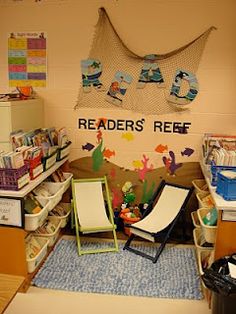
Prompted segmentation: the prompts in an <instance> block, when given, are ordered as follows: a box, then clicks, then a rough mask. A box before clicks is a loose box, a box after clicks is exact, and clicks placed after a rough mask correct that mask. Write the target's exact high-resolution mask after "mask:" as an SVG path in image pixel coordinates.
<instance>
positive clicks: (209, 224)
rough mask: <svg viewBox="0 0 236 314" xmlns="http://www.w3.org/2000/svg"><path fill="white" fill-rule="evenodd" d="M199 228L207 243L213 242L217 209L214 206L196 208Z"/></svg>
mask: <svg viewBox="0 0 236 314" xmlns="http://www.w3.org/2000/svg"><path fill="white" fill-rule="evenodd" d="M197 213H198V218H199V221H200V224H201V230H202V232H203V235H204V237H205V239H206V241H207V242H208V243H215V240H216V231H217V218H218V211H217V209H216V208H199V209H198V210H197Z"/></svg>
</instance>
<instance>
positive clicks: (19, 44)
mask: <svg viewBox="0 0 236 314" xmlns="http://www.w3.org/2000/svg"><path fill="white" fill-rule="evenodd" d="M46 40H47V39H46V36H45V33H44V32H15V33H13V32H12V33H10V34H9V37H8V76H9V86H11V87H16V86H17V87H18V86H32V87H45V86H46V77H47V58H46Z"/></svg>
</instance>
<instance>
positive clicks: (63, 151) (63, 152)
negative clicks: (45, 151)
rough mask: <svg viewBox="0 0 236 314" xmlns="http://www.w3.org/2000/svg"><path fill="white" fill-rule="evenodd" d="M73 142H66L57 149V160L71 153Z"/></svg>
mask: <svg viewBox="0 0 236 314" xmlns="http://www.w3.org/2000/svg"><path fill="white" fill-rule="evenodd" d="M71 144H72V143H71V142H70V141H69V142H68V143H66V144H65V146H63V147H58V149H57V161H60V160H62V159H64V158H65V157H67V156H68V155H69V154H70V147H71Z"/></svg>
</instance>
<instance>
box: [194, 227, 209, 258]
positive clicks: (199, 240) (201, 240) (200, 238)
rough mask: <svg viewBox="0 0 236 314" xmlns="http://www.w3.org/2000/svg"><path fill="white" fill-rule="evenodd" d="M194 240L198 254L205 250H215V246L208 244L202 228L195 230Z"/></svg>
mask: <svg viewBox="0 0 236 314" xmlns="http://www.w3.org/2000/svg"><path fill="white" fill-rule="evenodd" d="M193 240H194V244H195V248H196V252H197V254H199V252H201V251H202V250H204V251H205V250H208V251H212V250H213V244H212V243H209V242H207V240H206V239H205V236H204V234H203V231H202V229H201V228H195V229H193Z"/></svg>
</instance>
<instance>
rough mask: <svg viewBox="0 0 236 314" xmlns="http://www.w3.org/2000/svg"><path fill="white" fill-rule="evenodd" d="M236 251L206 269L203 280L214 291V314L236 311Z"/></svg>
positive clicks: (233, 313) (231, 313) (226, 313)
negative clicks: (235, 272)
mask: <svg viewBox="0 0 236 314" xmlns="http://www.w3.org/2000/svg"><path fill="white" fill-rule="evenodd" d="M235 269H236V253H234V254H232V255H230V256H226V257H224V258H220V259H218V260H216V261H215V262H214V263H212V265H211V266H210V268H208V269H205V270H204V274H203V275H202V280H203V282H204V283H205V285H206V287H207V288H208V289H210V290H211V291H212V314H235V313H236V278H235V277H234V276H235V274H233V272H234V271H235Z"/></svg>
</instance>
